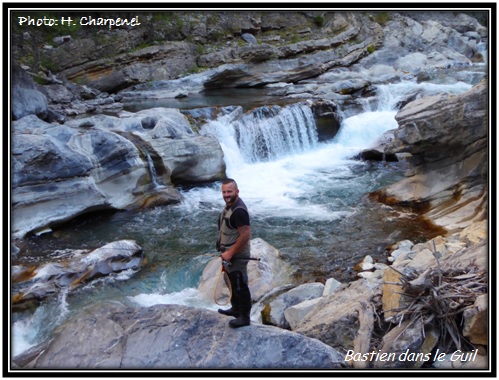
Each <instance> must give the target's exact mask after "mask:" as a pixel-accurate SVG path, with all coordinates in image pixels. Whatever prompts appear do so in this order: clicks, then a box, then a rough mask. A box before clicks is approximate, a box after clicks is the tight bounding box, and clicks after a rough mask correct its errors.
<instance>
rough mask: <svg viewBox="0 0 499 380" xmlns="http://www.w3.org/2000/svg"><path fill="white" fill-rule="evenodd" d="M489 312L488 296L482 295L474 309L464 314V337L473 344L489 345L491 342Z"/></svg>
mask: <svg viewBox="0 0 499 380" xmlns="http://www.w3.org/2000/svg"><path fill="white" fill-rule="evenodd" d="M488 310H489V307H488V295H487V294H482V295H480V296H478V297H477V299H476V300H475V304H474V305H473V307H472V308H470V309H466V310H465V311H464V313H463V317H464V326H463V336H465V337H467V338H468V339H469V341H470V342H471V343H473V344H482V345H487V344H488V342H489V338H488Z"/></svg>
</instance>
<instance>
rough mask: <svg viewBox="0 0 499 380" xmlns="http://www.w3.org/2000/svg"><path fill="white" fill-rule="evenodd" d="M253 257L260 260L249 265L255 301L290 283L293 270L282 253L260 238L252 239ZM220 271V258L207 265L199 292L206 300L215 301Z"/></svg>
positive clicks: (250, 282)
mask: <svg viewBox="0 0 499 380" xmlns="http://www.w3.org/2000/svg"><path fill="white" fill-rule="evenodd" d="M251 256H252V257H255V258H259V259H260V261H253V260H251V261H249V263H248V279H249V284H248V286H249V288H250V291H251V298H252V299H253V301H257V300H258V299H260V298H261V297H262V296H264V295H265V294H267V293H268V292H270V291H271V290H272V289H274V288H277V287H279V286H282V285H284V284H287V283H289V281H290V274H291V268H290V267H289V266H288V264H286V263H285V262H284V261H283V260H282V257H281V254H280V252H279V251H278V250H277V249H275V248H274V247H272V246H271V245H270V244H268V243H267V242H266V241H264V240H262V239H260V238H256V239H252V240H251ZM220 269H221V261H220V258H218V257H217V258H214V259H213V260H211V261H210V262H209V263H208V264H207V265H206V267H205V269H204V271H203V274H202V276H201V281H200V283H199V285H198V291H199V293H200V294H201V295H202V297H204V298H205V299H209V300H212V299H213V292H214V289H215V285H216V281H217V278H218V275H219V273H220Z"/></svg>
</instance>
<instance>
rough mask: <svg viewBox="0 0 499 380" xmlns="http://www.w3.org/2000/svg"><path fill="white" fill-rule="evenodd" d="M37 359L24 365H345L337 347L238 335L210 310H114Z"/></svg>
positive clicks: (68, 326)
mask: <svg viewBox="0 0 499 380" xmlns="http://www.w3.org/2000/svg"><path fill="white" fill-rule="evenodd" d="M35 355H37V356H35ZM35 355H34V357H32V358H31V360H29V359H28V358H24V359H23V362H24V363H28V364H26V365H25V366H24V368H31V369H43V368H50V369H58V368H59V369H63V368H79V369H137V368H141V369H143V370H146V369H163V370H165V369H196V370H200V369H209V370H214V369H252V368H255V369H256V368H258V369H279V368H286V369H310V368H314V369H332V368H341V367H342V364H343V357H342V356H341V355H340V354H339V353H338V352H337V351H336V350H335V349H333V348H332V347H329V346H327V345H326V344H324V343H322V342H320V341H318V340H316V339H310V338H306V337H303V336H301V335H299V334H296V333H293V332H289V331H286V330H282V329H278V328H276V327H272V326H263V325H260V324H251V325H250V326H248V327H244V328H240V329H237V330H233V329H230V328H229V327H228V326H227V317H225V316H223V315H221V314H218V313H216V312H213V311H210V310H205V309H195V308H189V307H185V306H179V305H155V306H152V307H148V308H131V307H129V308H126V307H124V306H123V305H121V304H117V303H109V302H106V303H101V304H97V305H94V306H93V307H90V308H87V309H84V310H83V311H82V312H81V313H80V314H78V315H77V316H75V318H73V319H71V320H69V321H67V322H65V323H64V324H62V325H61V326H59V327H58V328H57V329H56V330H55V331H54V333H53V334H52V337H51V339H50V342H49V343H48V345H47V346H46V348H45V350H43V351H42V352H39V353H38V354H35ZM14 362H16V359H14Z"/></svg>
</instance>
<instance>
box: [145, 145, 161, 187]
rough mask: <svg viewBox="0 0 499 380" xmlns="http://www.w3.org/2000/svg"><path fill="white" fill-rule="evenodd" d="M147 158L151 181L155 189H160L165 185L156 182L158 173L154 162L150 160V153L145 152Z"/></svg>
mask: <svg viewBox="0 0 499 380" xmlns="http://www.w3.org/2000/svg"><path fill="white" fill-rule="evenodd" d="M145 155H146V158H147V165H148V167H149V173H150V175H151V182H152V184H153V186H154V188H155V189H160V188H163V187H165V186H163V185H161V184H160V183H159V182H158V173H156V168H155V167H154V162H153V161H152V158H151V155H150V154H149V153H145Z"/></svg>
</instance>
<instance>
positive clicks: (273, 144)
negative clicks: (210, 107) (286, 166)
mask: <svg viewBox="0 0 499 380" xmlns="http://www.w3.org/2000/svg"><path fill="white" fill-rule="evenodd" d="M234 119H235V117H234V115H224V116H222V117H220V118H218V119H217V120H215V121H211V122H210V123H208V124H207V125H205V126H203V128H202V130H201V133H202V134H207V133H211V134H214V135H215V136H216V137H217V138H218V140H219V141H220V144H221V145H222V148H223V149H224V153H225V154H226V161H229V162H232V163H239V164H241V163H256V162H262V161H274V160H277V159H280V158H282V157H285V156H288V155H293V154H299V153H302V152H306V151H309V150H311V149H313V148H314V147H316V146H317V142H318V134H317V127H316V125H315V119H314V115H313V114H312V111H311V109H310V107H308V106H307V105H304V104H294V105H291V106H287V107H279V106H271V107H260V108H257V109H256V110H254V111H252V112H250V113H247V114H244V115H243V116H242V117H239V118H237V119H235V120H234ZM227 155H228V157H227ZM227 158H228V159H227Z"/></svg>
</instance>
